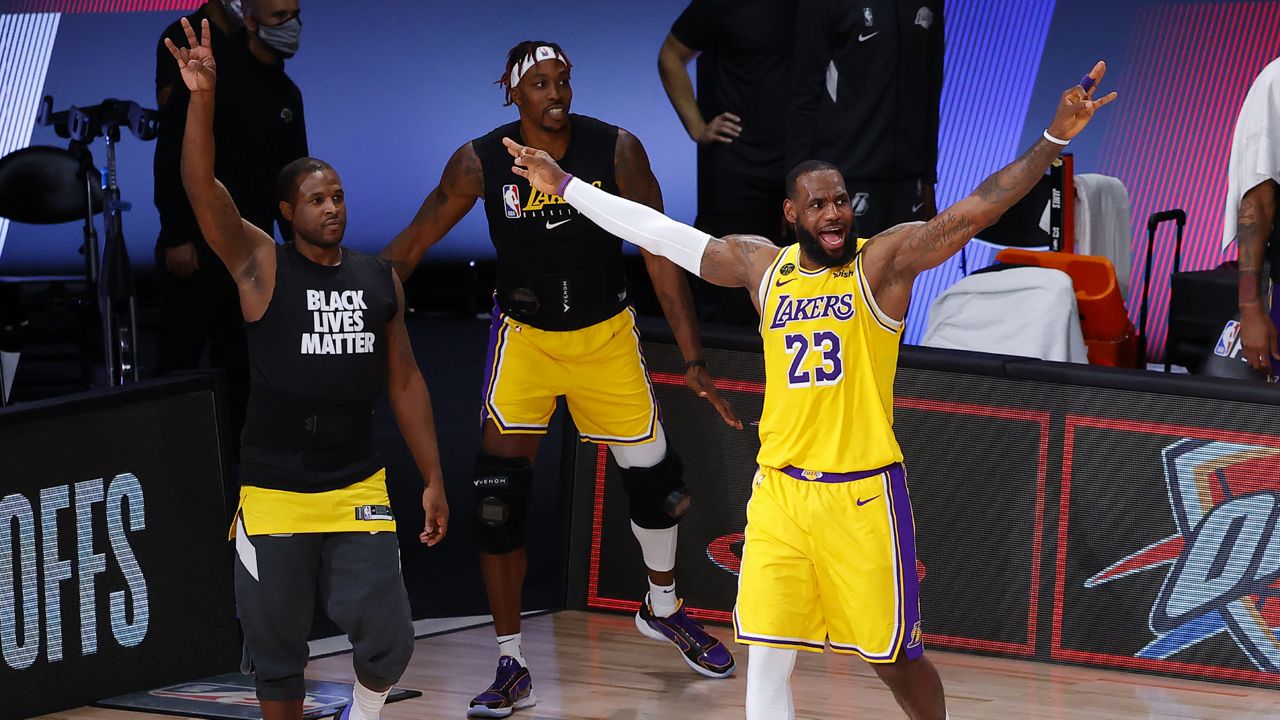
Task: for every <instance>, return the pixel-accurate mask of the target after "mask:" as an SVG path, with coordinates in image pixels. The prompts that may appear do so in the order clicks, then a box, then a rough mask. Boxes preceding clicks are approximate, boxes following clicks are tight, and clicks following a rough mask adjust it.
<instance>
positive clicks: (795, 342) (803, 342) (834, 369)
mask: <svg viewBox="0 0 1280 720" xmlns="http://www.w3.org/2000/svg"><path fill="white" fill-rule="evenodd" d="M783 342H784V343H785V346H786V349H787V354H788V355H790V356H791V367H790V369H788V370H787V384H788V385H789V386H791V387H809V386H811V385H834V384H836V383H838V382H840V378H841V376H843V375H844V358H843V355H842V353H841V348H840V336H839V335H837V334H836V333H834V332H832V331H830V330H819V331H817V332H815V333H813V335H812V341H811V340H810V336H809V335H805V334H802V333H789V334H787V335H786V336H785V337H783ZM811 349H812V350H813V351H814V352H818V353H821V354H822V362H821V363H819V364H818V366H817V367H815V368H814V369H813V373H812V375H811V374H810V373H809V371H808V370H804V369H802V366H803V365H804V364H805V358H806V357H807V356H808V355H809V351H810V350H811Z"/></svg>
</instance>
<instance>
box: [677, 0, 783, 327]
mask: <svg viewBox="0 0 1280 720" xmlns="http://www.w3.org/2000/svg"><path fill="white" fill-rule="evenodd" d="M795 15H796V0H692V2H690V3H689V5H688V7H686V8H685V9H684V12H682V13H680V17H678V18H676V21H675V24H673V25H672V26H671V32H670V34H668V35H667V39H666V40H665V41H664V42H663V43H662V49H661V50H660V51H659V53H658V74H659V75H660V76H661V78H662V86H663V87H664V88H665V89H666V91H667V97H668V98H669V99H670V100H671V105H672V107H674V108H675V111H676V114H677V115H679V116H680V122H681V123H682V124H683V125H684V128H685V131H686V132H688V133H689V138H690V139H691V140H693V141H694V142H696V143H698V144H699V145H700V146H701V147H700V150H699V153H698V164H699V167H698V180H699V183H700V184H706V185H707V187H699V189H698V190H699V192H698V198H699V199H698V219H697V222H696V225H697V227H698V229H700V230H705V231H706V232H708V233H710V234H711V235H715V236H717V237H719V236H721V235H725V234H728V233H732V232H750V233H751V234H752V235H759V236H761V237H767V238H769V239H770V240H773V241H774V242H775V243H781V242H782V240H783V237H782V201H783V199H784V197H785V193H784V192H783V177H784V176H785V175H786V174H787V168H786V166H785V165H784V157H783V145H784V142H785V140H786V132H785V131H786V120H785V114H784V112H782V109H783V108H785V107H786V102H787V92H788V89H787V88H788V83H789V81H790V78H789V74H788V73H789V67H790V60H791V57H790V56H791V40H792V28H793V27H794V24H795ZM704 53H705V54H704ZM699 56H701V57H699ZM694 58H699V60H698V62H699V72H698V77H699V79H700V81H701V86H700V87H699V88H698V95H697V97H696V98H695V96H694V90H693V83H692V82H691V80H690V77H689V74H688V70H687V68H688V65H689V63H691V62H693V60H694ZM708 62H709V63H710V64H709V67H705V68H704V67H702V65H703V64H704V63H708ZM707 118H710V119H709V120H708V119H707ZM744 228H749V230H744ZM698 282H699V284H700V286H699V288H698V290H699V293H698V294H699V296H700V297H699V300H700V301H705V303H704V302H700V303H699V304H700V305H703V307H702V308H700V309H702V310H707V309H708V308H707V307H706V305H707V304H710V305H713V306H714V308H715V310H716V314H715V315H714V316H712V315H708V318H709V319H714V320H719V321H721V322H729V323H735V324H747V325H752V324H755V322H756V320H757V316H756V311H755V307H754V306H753V305H752V304H751V300H750V298H748V297H747V296H746V295H744V294H743V293H741V292H739V291H737V290H729V289H726V288H720V287H716V286H713V285H710V284H707V283H701V281H698Z"/></svg>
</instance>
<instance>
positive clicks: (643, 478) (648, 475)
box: [619, 449, 693, 530]
mask: <svg viewBox="0 0 1280 720" xmlns="http://www.w3.org/2000/svg"><path fill="white" fill-rule="evenodd" d="M619 470H620V471H621V472H622V486H623V487H625V488H626V489H627V497H628V499H629V500H630V506H631V521H632V522H634V523H635V524H636V525H639V526H640V527H642V528H648V529H650V530H665V529H666V528H669V527H674V526H675V524H676V523H678V522H680V518H681V517H682V516H683V515H684V513H685V511H686V510H688V509H689V503H690V501H691V500H692V499H693V496H692V495H691V494H690V493H689V488H687V487H685V484H684V466H683V465H682V464H681V463H680V456H679V455H677V454H676V452H675V451H674V450H671V449H668V450H667V456H666V457H664V458H662V462H660V463H658V464H657V465H654V466H653V467H647V468H638V467H632V468H619Z"/></svg>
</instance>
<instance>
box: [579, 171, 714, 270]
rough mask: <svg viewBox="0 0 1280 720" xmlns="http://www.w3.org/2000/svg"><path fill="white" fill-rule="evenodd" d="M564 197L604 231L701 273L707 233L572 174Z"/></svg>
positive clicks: (707, 240)
mask: <svg viewBox="0 0 1280 720" xmlns="http://www.w3.org/2000/svg"><path fill="white" fill-rule="evenodd" d="M564 199H565V201H566V202H568V203H569V204H570V205H572V206H573V207H575V208H577V210H578V212H580V213H582V214H583V215H585V216H586V217H587V218H588V219H590V220H591V222H594V223H595V224H597V225H599V226H600V227H602V228H604V229H605V230H607V231H608V232H610V233H613V234H614V235H617V236H618V237H620V238H622V239H623V240H626V241H627V242H629V243H631V244H633V245H639V246H640V247H642V248H644V249H645V250H648V251H649V252H651V253H653V254H654V255H661V256H663V257H665V258H667V259H668V260H670V261H671V262H673V263H675V264H677V265H679V266H680V267H682V268H684V269H685V270H688V271H689V272H691V273H693V274H694V275H699V276H701V271H702V253H703V251H704V250H706V248H707V243H709V242H711V236H710V235H708V234H706V233H704V232H702V231H701V230H698V229H696V228H691V227H689V226H688V225H685V224H684V223H682V222H677V221H675V220H672V219H671V218H669V217H667V216H666V215H663V214H662V213H660V212H658V211H657V210H654V209H653V208H651V207H647V206H644V205H641V204H640V203H637V202H632V201H630V200H627V199H626V198H620V197H618V196H617V195H612V194H610V193H607V192H605V191H604V190H601V189H600V188H598V187H595V186H594V185H592V184H591V183H587V182H583V181H581V180H579V179H578V178H576V177H575V178H573V179H571V180H570V181H569V184H568V186H566V187H565V190H564Z"/></svg>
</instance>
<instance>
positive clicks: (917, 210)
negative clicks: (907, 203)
mask: <svg viewBox="0 0 1280 720" xmlns="http://www.w3.org/2000/svg"><path fill="white" fill-rule="evenodd" d="M922 207H924V203H920V204H919V205H912V206H911V212H913V213H918V212H920V208H922Z"/></svg>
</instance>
